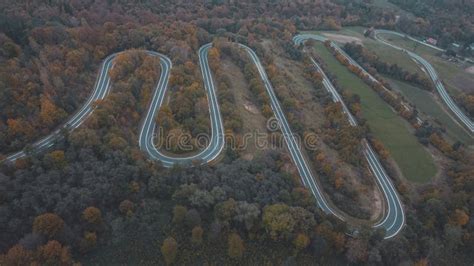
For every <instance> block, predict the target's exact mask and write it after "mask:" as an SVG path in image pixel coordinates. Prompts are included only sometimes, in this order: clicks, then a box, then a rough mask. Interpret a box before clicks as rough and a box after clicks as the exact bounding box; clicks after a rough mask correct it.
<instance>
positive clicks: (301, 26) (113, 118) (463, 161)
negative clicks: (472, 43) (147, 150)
mask: <svg viewBox="0 0 474 266" xmlns="http://www.w3.org/2000/svg"><path fill="white" fill-rule="evenodd" d="M346 2H348V1H328V0H316V1H271V0H265V1H224V0H222V1H219V0H216V1H182V0H181V1H158V0H143V1H135V2H134V3H128V2H127V1H115V0H108V1H95V0H73V1H63V0H49V1H12V0H6V1H2V2H1V3H0V159H1V158H2V157H3V156H5V155H7V154H9V153H11V152H13V151H17V150H20V149H23V148H26V150H29V149H28V148H29V144H31V143H32V142H33V141H35V140H38V139H39V138H41V137H42V136H46V135H47V134H48V133H50V132H52V131H53V130H54V129H55V128H57V127H58V126H59V125H61V124H62V123H63V122H64V121H65V119H67V117H68V116H70V115H72V114H74V113H75V112H76V111H77V109H78V108H80V106H81V105H82V104H83V103H84V102H85V100H86V99H87V98H88V97H89V95H90V93H91V89H92V88H93V86H94V82H95V79H96V77H97V72H98V69H99V68H100V64H101V62H102V60H103V59H104V58H105V57H106V56H107V55H109V54H111V53H114V52H119V51H124V50H130V51H129V52H128V53H125V54H123V55H121V56H120V57H119V58H117V61H116V65H115V66H114V68H113V70H112V71H111V73H110V75H111V77H112V80H113V85H112V89H111V92H110V94H109V95H108V96H107V97H106V98H105V99H104V100H103V101H100V102H97V103H96V110H95V111H94V113H93V114H92V115H91V116H90V117H89V118H88V119H87V120H86V122H85V123H84V124H83V125H82V126H81V127H79V128H78V129H77V130H75V131H73V132H70V133H68V132H63V134H64V137H63V138H62V139H61V140H60V141H58V143H56V144H55V145H54V147H53V148H52V149H51V150H48V151H47V152H45V153H39V154H34V153H31V154H30V156H29V157H28V158H25V159H20V160H17V161H16V162H15V163H14V164H6V163H4V164H1V165H0V232H2V233H1V234H0V253H1V255H0V265H27V264H40V265H74V264H75V263H77V262H80V263H82V264H84V265H89V264H140V263H141V264H143V263H147V264H158V265H162V264H176V265H184V264H186V265H188V264H198V265H209V264H216V265H242V264H250V265H262V264H279V265H281V264H284V265H315V264H316V265H317V264H330V265H338V264H371V265H399V264H416V265H471V264H472V263H473V257H472V254H473V252H474V250H473V248H474V219H473V218H472V216H473V214H474V199H473V197H472V195H473V193H474V191H473V190H474V165H473V164H472V162H473V161H474V158H473V155H472V154H471V153H470V152H469V151H468V150H467V149H466V148H465V147H459V146H458V145H452V144H450V143H447V142H446V141H444V139H443V138H442V136H441V134H439V133H438V132H437V129H434V128H432V127H431V126H430V125H423V126H421V127H420V128H418V129H416V134H417V136H418V137H419V138H420V141H425V142H426V143H431V144H433V145H434V146H435V147H436V148H437V149H438V150H439V152H441V153H443V154H444V155H445V156H446V157H447V158H448V159H447V162H446V163H445V168H446V169H444V171H443V173H442V176H441V177H439V178H437V179H436V180H435V181H433V182H432V183H429V184H425V185H419V186H414V187H409V188H407V187H404V185H403V184H401V183H400V182H399V181H398V180H394V182H395V183H396V184H397V188H398V190H399V192H400V195H401V196H402V198H403V203H404V207H405V209H406V213H407V222H406V226H405V228H404V230H403V231H402V233H401V234H399V235H398V236H397V237H395V238H393V239H390V240H383V236H384V232H383V231H382V230H373V229H372V228H369V227H367V226H362V227H361V228H359V233H358V235H357V236H351V235H350V234H348V233H349V232H351V230H352V228H349V225H348V224H346V223H343V222H341V221H340V220H338V219H336V218H335V217H333V216H328V215H325V214H324V213H323V212H322V211H321V210H320V209H319V208H318V207H317V205H316V202H315V200H314V198H313V196H312V194H311V192H310V191H309V190H308V189H306V188H305V187H304V186H303V185H302V184H301V181H300V178H299V175H298V172H297V170H296V168H295V166H294V165H293V164H292V163H291V160H290V157H289V155H288V153H287V152H286V150H285V149H283V148H280V147H277V148H275V149H269V150H266V151H265V152H262V153H259V154H257V155H256V156H255V157H254V158H253V160H246V159H244V158H242V156H241V154H239V153H238V152H235V151H234V150H232V149H230V148H228V149H227V150H226V151H225V152H224V155H223V156H222V158H220V161H219V163H216V164H212V165H205V166H197V167H194V168H182V167H174V168H170V169H168V168H164V167H162V166H161V165H160V163H159V162H155V161H151V160H149V159H148V158H146V155H145V154H144V153H142V152H141V151H140V150H139V147H138V144H137V139H138V134H139V133H138V128H139V126H140V123H141V121H142V118H143V115H144V114H145V113H146V111H147V108H148V105H149V101H150V95H151V93H152V90H153V89H154V86H155V85H156V82H157V79H158V78H159V76H160V71H161V69H160V64H159V60H158V59H156V58H152V57H150V56H148V55H146V54H145V53H143V52H142V50H153V51H158V52H162V53H163V54H166V55H167V56H169V57H170V59H171V60H172V61H173V64H174V66H173V70H172V72H171V77H170V84H169V86H170V89H169V95H168V98H169V102H168V103H167V104H166V105H164V106H163V108H162V109H161V110H160V113H159V114H158V115H157V118H156V119H157V121H158V124H160V125H163V127H164V131H163V134H164V135H166V134H169V133H170V132H181V133H186V134H190V135H191V136H192V137H195V136H196V135H197V134H198V133H200V132H208V131H209V129H210V126H209V118H208V109H207V100H206V96H205V91H204V88H203V83H202V80H201V74H200V69H199V67H198V65H199V64H198V59H197V51H198V49H199V47H200V46H201V45H203V44H205V43H208V42H214V44H215V47H216V48H215V49H214V48H213V49H212V50H211V51H210V54H209V64H210V67H211V69H212V71H213V74H214V78H215V79H216V87H217V91H218V97H219V104H220V105H221V110H222V114H223V117H224V123H225V128H226V134H232V135H236V136H239V135H241V134H242V131H241V130H242V124H244V123H245V122H246V121H245V120H244V119H243V118H242V117H241V116H240V114H238V113H237V112H236V111H235V102H236V100H235V98H234V97H233V96H232V93H231V91H230V89H229V88H231V86H232V81H231V80H229V79H228V78H226V77H225V76H224V75H223V74H222V72H223V70H222V67H223V66H222V63H221V61H222V60H221V59H222V58H224V57H226V58H227V59H229V60H231V61H233V62H234V63H235V64H236V65H237V66H238V68H239V69H240V71H241V72H242V73H243V76H244V78H245V81H246V83H248V84H249V89H250V93H251V96H252V97H251V98H252V99H253V103H254V104H255V105H256V106H257V107H258V109H259V112H260V113H261V114H262V115H263V116H264V117H266V118H268V117H270V116H271V115H272V111H271V108H270V107H269V102H268V101H269V100H268V96H266V94H265V93H264V87H263V83H262V82H261V80H260V79H259V78H258V77H257V71H256V69H255V67H254V65H253V64H250V61H249V60H248V58H246V57H245V55H244V54H243V53H242V52H241V51H238V50H237V49H235V48H232V45H230V44H228V41H229V40H230V41H238V42H241V43H245V44H247V45H249V46H250V47H251V48H252V49H254V50H255V51H256V52H257V54H258V55H259V56H260V57H261V58H262V61H263V64H264V66H265V68H266V70H267V72H268V74H269V78H270V80H271V81H272V82H275V86H279V87H282V86H287V87H288V88H287V89H288V90H290V89H291V87H290V86H288V85H285V83H284V81H283V80H281V79H282V75H280V72H279V71H280V70H279V69H278V66H277V65H276V64H275V63H274V62H273V58H272V55H271V54H270V53H268V50H266V49H264V48H263V46H262V44H261V43H262V41H263V40H274V41H275V43H276V45H278V46H279V47H281V49H282V50H283V51H285V53H286V55H285V56H287V57H288V58H289V59H291V60H300V61H301V60H302V56H301V51H300V50H298V49H296V48H295V47H293V46H292V40H291V38H292V37H293V35H294V34H296V33H297V31H299V30H309V29H331V30H337V29H340V28H341V27H342V26H345V25H376V26H386V27H389V28H393V27H395V15H394V14H393V12H391V11H385V10H383V9H381V8H377V7H372V6H371V2H370V1H354V2H353V3H351V4H348V3H346ZM351 2H352V1H351ZM393 2H396V3H398V4H400V5H401V6H402V7H404V8H405V7H406V8H410V6H408V4H409V2H407V1H395V0H394V1H393ZM415 2H416V1H415ZM438 2H440V1H438ZM466 2H468V1H466ZM443 5H445V6H446V7H451V4H450V3H449V2H448V1H444V2H443ZM452 5H453V6H455V7H457V9H454V12H461V11H460V8H458V6H456V4H455V3H454V2H453V4H452ZM466 5H468V3H466ZM429 10H430V12H432V14H438V13H440V12H441V10H442V9H441V8H440V9H429ZM415 14H417V15H418V13H416V12H415ZM455 14H456V13H455ZM419 15H420V16H424V15H423V14H419ZM471 15H472V13H471ZM453 17H456V16H453ZM418 19H421V18H418ZM456 19H459V20H455V19H454V18H453V22H452V23H451V24H449V25H448V26H447V27H446V29H444V28H443V29H441V28H440V26H439V25H441V22H440V21H441V20H440V21H437V20H434V19H433V20H429V21H430V23H431V25H433V28H431V27H426V28H424V30H425V31H424V32H420V34H428V33H429V34H440V35H443V34H446V32H451V31H450V28H451V29H453V28H455V27H458V29H463V30H460V31H461V33H453V34H452V37H446V38H447V40H448V39H449V40H451V39H455V40H462V41H466V42H467V40H468V37H466V36H467V35H469V34H472V16H471V17H465V16H457V17H456ZM427 20H428V18H426V17H425V18H424V19H423V21H427ZM456 21H457V22H456ZM466 21H467V22H466ZM443 23H444V22H443ZM459 23H464V24H459ZM459 25H465V26H463V28H459ZM469 29H471V32H469ZM407 31H410V30H409V29H407ZM452 32H458V30H456V31H454V30H453V31H452ZM450 38H451V39H450ZM347 48H348V49H349V48H350V49H354V51H353V52H354V54H360V56H359V57H360V58H362V60H363V62H366V63H367V64H370V65H374V66H375V68H376V69H377V71H379V72H381V73H383V74H388V75H394V76H395V77H396V78H400V79H403V80H407V79H408V81H410V82H413V83H416V84H418V83H421V84H424V82H425V81H424V80H423V79H421V78H420V77H413V76H409V75H408V73H405V72H404V70H403V69H399V68H396V67H394V66H391V65H386V64H382V63H380V62H378V61H377V60H376V59H374V58H369V57H368V56H369V55H368V54H365V53H364V51H363V50H359V48H357V47H347ZM301 72H305V77H306V79H307V80H309V82H312V86H313V87H311V88H309V89H311V90H312V95H313V96H314V99H315V101H318V102H320V103H321V105H322V106H323V107H324V109H323V110H324V112H323V113H324V114H323V115H324V116H325V117H326V118H325V120H324V121H323V124H324V126H323V127H322V128H321V131H320V132H318V133H320V134H322V135H324V136H325V137H324V139H323V141H324V142H325V143H326V144H327V146H330V147H331V148H332V149H333V150H334V151H335V152H336V153H337V154H338V156H339V157H340V158H341V160H342V161H343V162H344V163H347V164H349V165H352V166H354V167H360V169H365V168H364V165H362V164H361V162H360V154H361V151H360V145H359V141H360V139H361V138H362V136H363V135H366V134H368V133H367V129H366V128H352V127H350V126H349V125H348V124H347V121H346V120H345V119H344V117H343V114H342V111H341V108H340V106H339V105H337V104H334V103H332V102H331V101H330V100H329V97H328V95H327V93H325V92H324V90H323V87H322V85H321V77H320V76H318V75H317V74H316V73H315V72H314V71H312V69H311V68H310V67H306V69H301ZM408 77H409V78H408ZM279 78H280V80H279ZM427 89H429V88H428V87H427ZM278 97H279V98H280V100H281V101H282V102H283V103H284V108H285V112H287V116H288V117H289V119H288V120H289V122H290V124H291V127H292V128H293V129H294V131H295V132H297V134H300V135H304V134H305V133H306V130H307V129H306V128H305V125H303V124H301V123H300V121H299V120H298V118H299V117H300V114H299V109H298V104H297V103H295V101H293V100H291V99H289V97H288V95H285V94H283V93H281V92H280V91H279V94H278ZM345 97H346V99H347V100H348V102H350V106H351V109H352V110H353V111H354V112H355V113H356V115H357V110H358V109H360V108H359V107H358V104H359V102H358V96H357V95H345ZM362 125H363V123H362ZM374 141H376V140H374ZM192 142H193V140H191V143H192ZM375 144H376V143H375ZM375 146H376V147H378V149H377V150H378V152H379V154H382V157H383V159H384V157H385V156H389V155H388V154H384V153H383V147H381V146H380V145H375ZM167 152H174V153H180V152H181V151H180V150H179V149H177V148H176V147H174V146H173V147H171V148H170V149H169V150H167ZM308 153H309V152H308ZM309 156H311V162H312V163H313V165H314V166H315V168H316V171H317V173H318V176H319V175H320V176H321V177H322V178H323V182H325V184H324V185H325V186H326V187H332V190H329V191H327V192H328V193H341V194H344V193H345V194H344V195H342V196H341V199H351V197H353V198H354V197H355V196H354V195H353V193H352V191H351V190H350V185H348V183H347V182H346V180H345V179H344V175H342V174H341V173H340V172H339V171H337V166H335V165H333V164H331V162H330V161H328V160H327V158H328V157H329V156H327V155H326V154H325V153H323V152H322V151H318V152H314V153H309ZM365 172H367V171H366V170H361V173H362V174H364V173H365ZM362 174H361V175H362ZM365 182H369V181H365ZM344 197H345V198H344ZM335 201H336V203H340V202H338V201H337V199H336V200H335ZM340 201H342V200H340ZM351 202H352V201H351ZM343 208H345V210H346V211H347V212H349V213H351V214H356V213H358V212H359V214H360V216H361V217H367V216H368V214H367V213H364V212H363V211H361V209H360V208H358V207H357V206H345V207H343Z"/></svg>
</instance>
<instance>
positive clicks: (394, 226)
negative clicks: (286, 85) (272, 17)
mask: <svg viewBox="0 0 474 266" xmlns="http://www.w3.org/2000/svg"><path fill="white" fill-rule="evenodd" d="M309 39H312V40H316V41H320V42H325V41H326V40H327V38H325V37H323V36H320V35H314V34H302V35H296V36H295V37H294V38H293V41H294V43H295V44H296V45H301V44H303V43H304V42H305V41H307V40H309ZM331 45H332V46H333V47H337V48H336V49H339V51H342V49H340V48H339V47H338V46H337V45H336V44H334V43H332V42H331ZM342 54H343V55H344V56H345V57H346V58H347V60H349V62H351V64H355V65H356V66H359V65H358V64H357V63H356V62H355V61H354V60H353V59H352V58H350V57H349V56H348V55H347V54H346V53H343V52H342ZM310 60H311V62H312V63H313V65H314V67H315V69H316V71H318V72H319V73H320V74H321V75H322V77H323V81H322V82H323V86H324V87H325V88H326V90H327V91H328V92H329V93H330V94H331V96H332V99H333V101H334V102H338V103H340V104H341V106H342V110H343V111H344V113H345V114H346V115H347V118H348V120H349V123H350V124H351V125H352V126H357V120H356V119H355V118H354V116H353V115H352V114H351V113H350V111H349V109H348V108H347V106H346V104H345V103H344V101H343V100H342V98H341V96H340V95H339V93H338V92H337V90H336V88H335V87H334V86H333V84H332V83H331V81H330V80H329V78H328V77H327V76H326V74H325V73H324V71H323V70H322V68H321V67H320V66H319V64H318V63H317V62H316V61H315V60H314V58H312V57H310ZM359 67H360V66H359ZM360 68H362V67H360ZM369 77H371V78H372V79H374V78H373V77H372V76H369ZM377 82H378V81H377ZM363 145H364V156H365V158H366V160H367V162H368V164H369V168H370V170H371V171H372V173H373V174H374V176H375V178H376V180H377V184H378V185H379V187H380V188H381V189H382V192H383V194H384V197H385V201H386V202H387V212H386V213H385V217H384V218H383V219H382V221H380V222H379V223H376V224H375V225H374V227H375V228H378V227H381V228H384V229H385V231H386V235H385V238H386V239H387V238H392V237H394V236H396V235H397V234H398V233H399V232H400V231H401V230H402V229H403V226H404V225H405V213H404V211H403V206H402V203H401V201H400V198H399V196H398V193H397V191H396V190H395V187H394V186H393V184H392V182H391V180H390V178H389V177H388V175H387V173H386V172H385V169H384V168H383V166H382V164H381V163H380V161H379V159H378V158H377V155H376V154H375V152H374V151H373V149H372V147H370V145H369V143H368V142H367V141H366V140H363Z"/></svg>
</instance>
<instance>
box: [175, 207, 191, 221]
mask: <svg viewBox="0 0 474 266" xmlns="http://www.w3.org/2000/svg"><path fill="white" fill-rule="evenodd" d="M187 212H188V209H187V208H186V207H184V206H182V205H176V206H174V208H173V223H174V224H181V223H182V222H183V221H184V218H185V217H186V213H187Z"/></svg>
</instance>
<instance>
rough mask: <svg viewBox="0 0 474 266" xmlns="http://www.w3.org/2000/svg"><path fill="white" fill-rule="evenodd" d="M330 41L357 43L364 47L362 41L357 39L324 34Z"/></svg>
mask: <svg viewBox="0 0 474 266" xmlns="http://www.w3.org/2000/svg"><path fill="white" fill-rule="evenodd" d="M323 35H324V36H326V37H327V38H328V39H330V40H332V41H336V42H339V43H348V42H356V43H357V44H360V45H362V40H361V39H359V38H357V37H352V36H347V35H341V34H335V33H323Z"/></svg>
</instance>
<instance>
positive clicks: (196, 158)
mask: <svg viewBox="0 0 474 266" xmlns="http://www.w3.org/2000/svg"><path fill="white" fill-rule="evenodd" d="M297 37H298V36H297ZM297 37H295V38H296V39H298V38H297ZM295 42H296V43H298V42H297V41H295ZM238 46H239V47H240V48H241V49H243V50H244V51H246V52H247V54H248V55H249V57H250V59H251V60H252V62H253V63H254V64H255V66H256V68H257V70H258V73H259V75H260V78H261V79H262V81H263V83H264V86H265V89H266V92H267V93H268V95H269V98H270V102H271V108H272V110H273V112H274V115H275V117H276V119H277V120H278V122H279V123H278V125H279V127H280V129H281V131H282V133H283V136H284V139H285V143H286V145H287V148H288V151H289V153H290V155H291V158H292V160H293V162H294V163H295V165H296V167H297V169H298V172H299V174H300V177H301V180H302V183H303V184H304V186H306V187H307V188H308V189H309V190H310V191H311V193H312V194H313V196H314V197H315V199H316V202H317V204H318V206H319V207H320V208H321V209H322V210H323V211H324V212H325V213H327V214H332V215H334V216H336V217H338V218H339V219H341V220H344V218H343V216H342V215H341V214H339V213H338V211H337V210H335V209H334V208H333V207H331V205H330V204H329V203H328V201H327V199H326V197H325V195H324V193H323V191H322V189H321V188H320V185H319V184H318V182H317V181H316V178H315V176H314V175H313V173H312V172H311V167H310V166H309V164H308V162H307V161H306V159H305V156H304V155H303V152H302V149H301V147H300V143H298V142H297V139H296V138H295V135H294V134H293V132H292V130H291V128H290V126H289V123H288V121H287V119H286V117H285V114H284V112H283V110H282V108H281V105H280V102H279V100H278V98H277V96H276V94H275V91H274V89H273V86H272V84H271V82H270V81H269V79H268V77H267V74H266V72H265V69H264V67H263V66H262V64H261V62H260V60H259V58H258V56H257V55H256V54H255V52H254V51H253V50H252V49H251V48H249V47H248V46H245V45H243V44H238ZM211 47H212V44H211V43H209V44H206V45H203V46H202V47H201V48H200V49H199V64H200V68H201V73H202V77H203V83H204V87H205V90H206V93H207V98H208V102H209V115H210V122H211V132H212V136H211V138H210V141H209V145H208V146H207V147H206V148H205V149H204V150H202V151H201V152H199V153H198V154H196V155H193V156H189V157H171V156H168V155H165V154H163V153H162V152H160V151H159V150H158V149H157V148H156V146H155V145H154V143H153V140H154V135H155V129H156V127H157V124H156V120H155V119H154V118H155V117H156V115H157V112H158V111H159V109H160V107H161V105H162V104H163V101H164V98H165V95H166V91H167V88H168V81H169V76H170V69H171V67H172V63H171V60H170V59H169V58H168V57H166V56H165V55H163V54H160V53H157V52H153V51H145V52H146V53H147V54H148V55H150V56H156V57H159V59H160V65H161V74H160V79H159V81H158V83H157V85H156V87H155V89H154V92H153V96H152V99H151V103H150V106H149V108H148V111H147V113H146V115H145V118H144V120H143V122H142V125H141V129H140V134H139V140H138V142H139V146H140V149H141V150H142V151H143V152H145V153H146V154H147V155H148V156H149V158H151V159H153V160H158V161H160V162H161V163H162V164H163V166H165V167H172V166H173V165H176V164H184V165H188V166H191V165H194V164H195V163H196V162H199V163H200V164H207V163H209V162H211V161H213V160H215V159H216V158H217V157H218V156H219V155H220V154H221V152H222V151H223V149H224V144H225V140H224V127H223V122H222V116H221V113H220V108H219V103H218V100H217V93H216V88H215V86H214V81H213V78H212V73H211V70H210V68H209V63H208V58H207V57H208V52H209V49H210V48H211ZM119 54H120V53H115V54H112V55H110V56H108V57H107V58H106V59H105V60H104V61H103V63H102V66H101V68H100V71H99V75H98V78H97V81H96V84H95V86H94V90H93V92H92V94H91V96H90V97H89V98H88V100H87V101H86V103H85V104H84V105H83V106H82V107H81V109H79V111H78V112H77V113H76V114H74V115H73V116H72V117H71V118H70V119H69V120H68V122H67V123H65V124H64V125H63V126H62V127H61V128H60V129H58V130H56V131H54V132H53V133H52V134H50V135H49V136H47V137H45V138H43V139H41V140H40V141H38V142H36V143H34V144H33V145H31V151H32V152H41V151H44V150H46V149H48V148H50V147H52V146H53V145H54V144H55V143H56V142H57V141H58V140H59V139H61V138H62V137H63V132H64V131H66V132H71V131H73V130H75V129H76V128H78V127H79V126H80V125H81V124H82V123H83V122H84V121H85V120H86V119H87V118H88V117H89V116H90V115H91V114H92V113H93V112H94V110H95V108H96V106H95V102H96V101H98V100H102V99H104V98H105V97H106V96H107V94H108V93H109V91H110V88H111V79H110V76H109V71H110V70H111V69H112V68H113V67H114V62H115V59H116V57H117V55H119ZM313 63H314V64H315V67H316V68H317V70H318V71H320V72H321V73H323V72H322V70H321V69H320V68H319V66H318V65H317V63H316V62H315V61H314V60H313ZM323 74H324V73H323ZM324 77H325V78H324V85H325V87H326V89H328V91H329V92H330V93H331V94H332V95H333V99H334V101H337V102H340V103H341V104H342V105H343V107H344V112H345V113H346V114H347V116H348V117H349V120H350V122H351V125H353V126H357V121H356V120H355V119H354V117H353V116H352V115H351V114H350V112H349V110H348V109H347V107H346V106H345V104H344V103H343V101H342V99H341V97H340V95H339V94H338V93H337V91H336V90H335V89H334V87H333V86H332V84H331V82H330V81H329V80H328V79H327V77H326V76H325V75H324ZM364 145H365V147H366V149H365V151H364V154H365V156H366V158H367V161H368V162H369V166H370V168H371V170H372V171H373V172H374V175H375V176H376V177H377V181H378V184H379V185H380V187H381V188H382V190H383V192H384V195H385V197H386V199H387V202H388V208H387V209H388V211H387V212H386V214H385V216H384V218H383V219H382V220H381V221H380V222H379V223H377V224H376V225H374V227H382V228H384V229H385V230H386V236H385V238H391V237H394V236H395V235H396V234H398V232H400V230H401V229H402V227H403V225H404V222H405V217H404V213H403V208H402V205H401V202H400V200H399V198H398V195H397V193H396V191H395V189H394V187H393V185H392V183H391V182H390V180H389V178H388V177H387V175H386V173H385V170H384V169H383V167H382V165H381V164H380V162H379V160H378V158H377V156H376V154H375V153H374V151H373V150H372V148H370V146H369V145H368V143H367V142H365V143H364ZM28 155H29V153H27V152H25V151H19V152H17V153H14V154H12V155H10V156H8V157H7V158H6V159H5V160H4V161H5V162H14V161H15V160H17V159H20V158H23V157H26V156H28Z"/></svg>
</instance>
